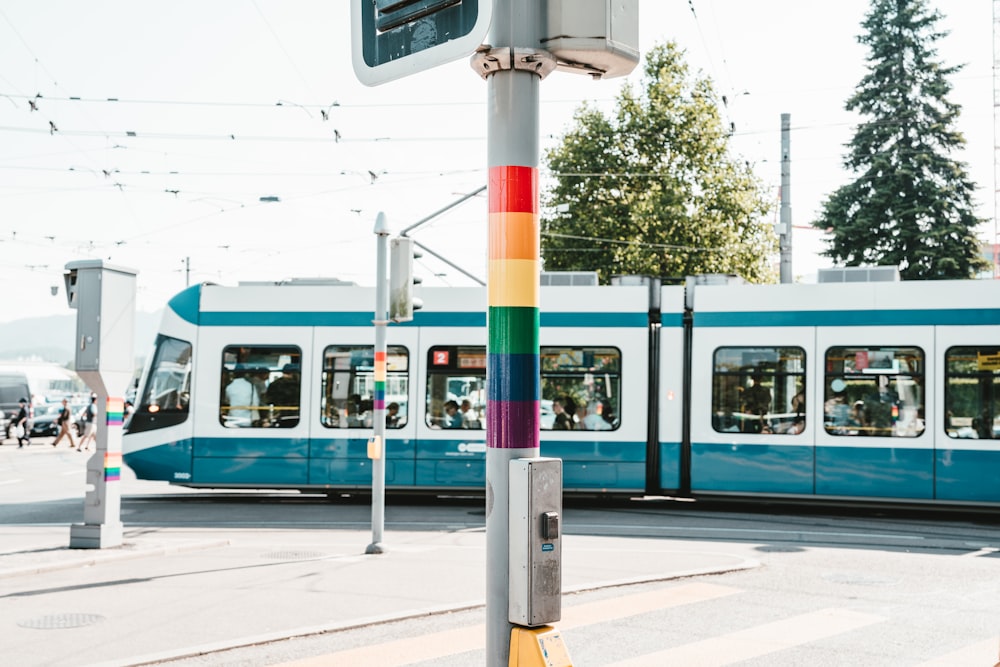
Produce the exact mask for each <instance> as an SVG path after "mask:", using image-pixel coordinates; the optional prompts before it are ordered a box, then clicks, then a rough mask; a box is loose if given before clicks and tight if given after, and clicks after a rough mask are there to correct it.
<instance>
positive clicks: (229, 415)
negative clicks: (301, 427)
mask: <svg viewBox="0 0 1000 667" xmlns="http://www.w3.org/2000/svg"><path fill="white" fill-rule="evenodd" d="M301 369H302V351H301V350H300V349H299V348H298V347H294V346H291V345H284V346H278V345H269V346H262V345H230V346H229V347H226V348H225V349H224V350H223V351H222V385H221V386H222V391H221V396H220V399H219V422H220V423H221V424H222V425H223V426H225V427H227V428H267V427H276V428H291V427H293V426H297V425H298V423H299V414H300V396H301V394H302V392H301V383H302V378H301Z"/></svg>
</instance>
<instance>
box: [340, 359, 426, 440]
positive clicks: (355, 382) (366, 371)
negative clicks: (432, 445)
mask: <svg viewBox="0 0 1000 667" xmlns="http://www.w3.org/2000/svg"><path fill="white" fill-rule="evenodd" d="M409 359H410V357H409V353H408V352H407V351H406V348H405V347H402V346H399V345H390V346H388V348H386V357H385V388H384V392H385V393H384V395H383V396H382V399H383V400H384V401H385V409H386V414H385V425H386V428H402V427H403V426H405V425H406V422H407V421H409V418H410V403H409V398H408V397H409V374H408V373H409ZM378 398H379V397H378V396H377V394H376V387H375V347H374V346H373V345H331V346H330V347H328V348H326V349H325V350H324V351H323V380H322V394H321V399H320V422H321V423H322V424H323V426H325V427H327V428H371V427H372V417H373V416H374V412H375V401H376V400H377V399H378Z"/></svg>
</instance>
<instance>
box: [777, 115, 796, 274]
mask: <svg viewBox="0 0 1000 667" xmlns="http://www.w3.org/2000/svg"><path fill="white" fill-rule="evenodd" d="M791 125H792V115H791V114H787V113H783V114H781V218H780V223H779V228H780V231H781V233H780V235H779V247H780V248H781V283H782V284H786V283H791V282H794V278H793V277H792V159H791Z"/></svg>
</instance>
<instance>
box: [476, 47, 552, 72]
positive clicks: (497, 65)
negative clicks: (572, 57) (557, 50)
mask: <svg viewBox="0 0 1000 667" xmlns="http://www.w3.org/2000/svg"><path fill="white" fill-rule="evenodd" d="M470 64H471V65H472V69H474V70H476V71H477V72H479V76H481V77H483V78H484V79H485V78H486V77H488V76H489V75H490V74H493V73H495V72H499V71H501V70H508V69H514V70H524V71H526V72H533V73H535V74H537V75H538V76H540V77H541V78H543V79H544V78H545V77H547V76H548V75H549V74H551V73H552V72H553V71H555V69H556V66H557V65H558V64H559V63H558V62H557V61H556V57H555V56H553V55H552V54H551V53H549V52H548V51H544V50H542V49H518V48H510V47H501V48H493V47H492V46H490V45H489V44H484V45H482V46H480V47H479V48H478V49H476V52H475V53H474V54H472V58H471V59H470Z"/></svg>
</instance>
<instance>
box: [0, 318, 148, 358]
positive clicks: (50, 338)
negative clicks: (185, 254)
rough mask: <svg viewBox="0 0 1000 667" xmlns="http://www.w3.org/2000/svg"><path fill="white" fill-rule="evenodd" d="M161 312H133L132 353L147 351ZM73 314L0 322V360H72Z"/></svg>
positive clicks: (142, 353)
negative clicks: (133, 347) (133, 351)
mask: <svg viewBox="0 0 1000 667" xmlns="http://www.w3.org/2000/svg"><path fill="white" fill-rule="evenodd" d="M162 318H163V311H162V310H161V311H158V312H155V313H136V314H135V356H136V358H137V359H140V358H143V357H145V356H146V355H147V354H148V353H149V349H150V346H151V345H152V344H153V340H154V339H155V338H156V330H157V328H158V327H159V326H160V320H161V319H162ZM75 337H76V313H75V312H73V313H67V314H66V315H51V316H49V317H32V318H26V319H23V320H14V321H13V322H7V323H4V324H0V360H2V361H18V360H30V359H36V360H40V361H49V362H53V363H57V364H59V365H61V366H65V365H66V364H70V363H72V362H73V360H74V352H73V350H74V348H73V345H74V338H75Z"/></svg>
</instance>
